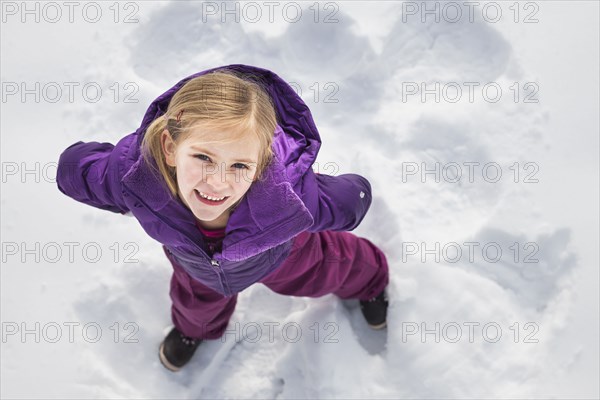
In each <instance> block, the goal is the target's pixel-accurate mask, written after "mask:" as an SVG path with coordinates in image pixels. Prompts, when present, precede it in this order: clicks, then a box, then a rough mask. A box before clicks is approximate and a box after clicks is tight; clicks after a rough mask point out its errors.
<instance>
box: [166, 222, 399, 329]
mask: <svg viewBox="0 0 600 400" xmlns="http://www.w3.org/2000/svg"><path fill="white" fill-rule="evenodd" d="M171 264H172V265H173V270H174V271H173V276H172V278H171V290H170V296H171V300H172V302H173V304H172V306H171V319H172V321H173V324H174V325H175V327H176V328H177V329H178V330H179V331H180V332H182V333H183V334H184V335H186V336H189V337H193V338H201V339H216V338H219V337H221V336H222V335H223V334H224V333H225V330H226V328H227V323H228V321H229V318H231V315H232V314H233V311H234V309H235V304H236V301H237V294H236V295H233V296H229V297H227V296H223V295H222V294H220V293H217V292H215V291H214V290H212V289H210V288H208V287H206V286H205V285H203V284H202V283H200V282H198V281H197V280H195V279H192V278H191V277H190V276H189V275H188V274H187V273H186V272H185V271H184V270H183V269H182V267H181V266H179V265H177V264H176V263H173V262H171ZM259 282H260V283H262V284H264V285H266V286H267V287H268V288H270V289H271V290H273V291H274V292H277V293H280V294H284V295H293V296H306V297H320V296H324V295H326V294H330V293H333V294H335V295H336V296H338V297H339V298H342V299H360V300H366V299H370V298H372V297H375V296H376V295H378V294H379V293H381V291H383V289H384V288H385V287H386V286H387V285H388V282H389V274H388V263H387V259H386V258H385V255H384V254H383V252H382V251H381V250H380V249H378V248H377V247H376V246H375V245H374V244H373V243H371V242H370V241H369V240H367V239H364V238H361V237H358V236H356V235H354V234H352V233H350V232H335V231H324V232H317V233H310V232H308V231H305V232H302V233H300V234H299V235H298V236H296V237H295V238H294V241H293V245H292V249H291V251H290V254H289V256H288V257H287V258H286V259H285V261H284V262H283V264H282V265H281V266H280V267H279V268H278V269H276V270H275V271H273V272H272V273H271V274H269V275H267V276H266V277H265V278H263V279H262V280H260V281H259Z"/></svg>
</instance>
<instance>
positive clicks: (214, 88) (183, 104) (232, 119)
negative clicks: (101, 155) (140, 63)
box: [142, 69, 277, 208]
mask: <svg viewBox="0 0 600 400" xmlns="http://www.w3.org/2000/svg"><path fill="white" fill-rule="evenodd" d="M244 76H245V77H246V78H247V79H243V78H241V77H239V76H238V75H237V74H236V73H235V72H234V71H229V70H226V69H221V70H218V71H216V72H211V73H208V74H204V75H201V76H198V77H196V78H193V79H190V80H189V81H188V82H186V83H185V84H184V85H183V86H182V87H181V88H180V89H179V90H178V91H177V92H176V93H175V95H174V96H173V97H172V99H171V101H170V103H169V106H168V108H167V111H166V112H165V114H164V115H162V116H161V117H159V118H157V119H155V120H154V121H153V122H152V123H151V124H150V125H149V126H148V128H147V130H146V133H145V135H144V138H143V141H142V152H143V156H144V159H145V161H146V162H147V163H148V165H150V166H151V167H152V168H153V169H155V167H154V166H153V165H152V162H151V161H152V160H154V161H155V162H156V166H157V167H158V171H157V172H159V174H160V175H161V176H162V177H163V178H164V180H165V182H166V184H167V186H168V188H169V191H170V192H171V194H172V195H173V197H176V196H177V195H178V191H179V190H178V186H177V175H176V171H175V168H174V167H171V166H169V165H168V164H167V162H166V158H165V154H164V152H163V149H162V144H161V135H162V132H163V131H164V130H165V129H167V130H168V131H169V133H170V134H171V137H172V139H173V141H174V142H175V143H176V144H179V143H181V142H182V141H184V140H185V139H187V138H188V137H189V136H190V133H191V132H192V131H193V130H194V129H196V128H198V127H201V128H203V129H207V130H209V131H213V132H218V131H219V130H229V131H232V132H234V134H233V135H232V136H231V137H230V138H229V139H227V138H225V137H213V138H211V140H210V142H209V143H227V142H230V141H235V140H239V139H240V138H241V137H243V136H244V135H248V134H254V135H256V137H257V139H258V140H259V141H260V152H259V157H258V165H257V167H256V176H255V178H254V180H258V179H261V178H262V174H263V171H264V170H265V169H266V167H267V165H268V164H269V163H270V162H271V160H272V158H273V151H272V149H271V144H272V142H273V135H274V132H275V129H276V127H277V114H276V112H275V108H274V106H273V102H272V99H271V97H270V96H269V94H268V93H267V92H266V90H265V89H263V88H262V86H261V84H260V83H259V81H255V80H253V78H254V76H253V75H249V74H246V75H244ZM207 143H208V142H207ZM238 203H239V202H238ZM235 206H237V203H236V204H235V205H234V206H233V207H235ZM233 207H232V208H233Z"/></svg>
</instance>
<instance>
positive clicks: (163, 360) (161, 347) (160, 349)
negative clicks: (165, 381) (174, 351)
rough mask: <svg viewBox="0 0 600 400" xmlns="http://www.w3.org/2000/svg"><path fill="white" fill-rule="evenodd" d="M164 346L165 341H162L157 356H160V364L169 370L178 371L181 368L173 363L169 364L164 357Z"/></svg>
mask: <svg viewBox="0 0 600 400" xmlns="http://www.w3.org/2000/svg"><path fill="white" fill-rule="evenodd" d="M164 347H165V343H164V342H163V343H161V344H160V348H159V349H158V357H159V358H160V362H161V364H162V365H163V366H164V367H165V368H166V369H168V370H169V371H171V372H177V371H179V370H180V369H181V368H178V367H176V366H174V365H173V364H171V363H170V362H169V361H168V360H167V357H165V353H164Z"/></svg>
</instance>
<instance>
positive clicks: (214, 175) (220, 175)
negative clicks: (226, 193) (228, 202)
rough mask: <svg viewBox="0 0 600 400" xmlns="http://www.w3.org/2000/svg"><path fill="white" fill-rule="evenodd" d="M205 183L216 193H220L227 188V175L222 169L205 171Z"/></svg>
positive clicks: (216, 168)
mask: <svg viewBox="0 0 600 400" xmlns="http://www.w3.org/2000/svg"><path fill="white" fill-rule="evenodd" d="M205 181H206V183H207V184H208V185H209V186H210V187H211V188H212V189H213V191H214V192H216V193H222V190H223V189H225V188H226V187H227V186H228V183H227V174H226V173H225V170H224V169H223V168H218V167H215V168H213V169H212V170H209V169H207V171H206V174H205Z"/></svg>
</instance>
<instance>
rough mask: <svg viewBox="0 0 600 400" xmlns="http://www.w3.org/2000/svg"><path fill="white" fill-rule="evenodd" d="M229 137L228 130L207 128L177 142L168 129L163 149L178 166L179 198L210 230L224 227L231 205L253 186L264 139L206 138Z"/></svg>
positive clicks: (164, 132) (249, 136)
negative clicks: (212, 140) (215, 140)
mask: <svg viewBox="0 0 600 400" xmlns="http://www.w3.org/2000/svg"><path fill="white" fill-rule="evenodd" d="M222 135H225V136H229V135H230V133H228V132H219V133H216V134H214V133H212V132H209V131H207V130H205V129H203V130H202V134H201V135H199V134H198V132H197V131H192V133H191V134H190V136H189V137H188V138H187V139H186V140H184V141H182V142H181V143H179V144H176V143H175V142H174V141H173V139H172V138H171V135H170V134H169V132H168V131H167V130H166V129H165V130H164V131H163V134H162V146H163V152H164V153H165V158H166V161H167V164H168V165H169V166H171V167H175V169H176V172H177V186H178V188H179V197H180V198H181V200H182V201H183V203H184V204H185V205H186V206H187V207H188V208H189V209H190V210H191V211H192V212H193V213H194V215H195V216H196V218H197V219H198V221H199V223H200V225H202V226H203V227H205V228H207V229H219V228H224V227H225V226H226V225H227V220H228V219H229V210H228V209H229V208H230V207H231V206H232V205H233V204H235V203H236V202H237V201H238V200H240V199H241V198H242V197H243V196H244V194H246V192H247V191H248V189H250V186H251V185H252V182H253V180H254V177H255V176H256V172H257V171H256V168H257V163H258V156H259V150H260V142H259V141H258V139H257V138H256V137H254V136H252V135H245V136H244V137H242V138H241V139H240V140H237V141H232V142H229V143H206V142H205V141H203V140H202V137H209V138H210V137H220V136H222Z"/></svg>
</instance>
